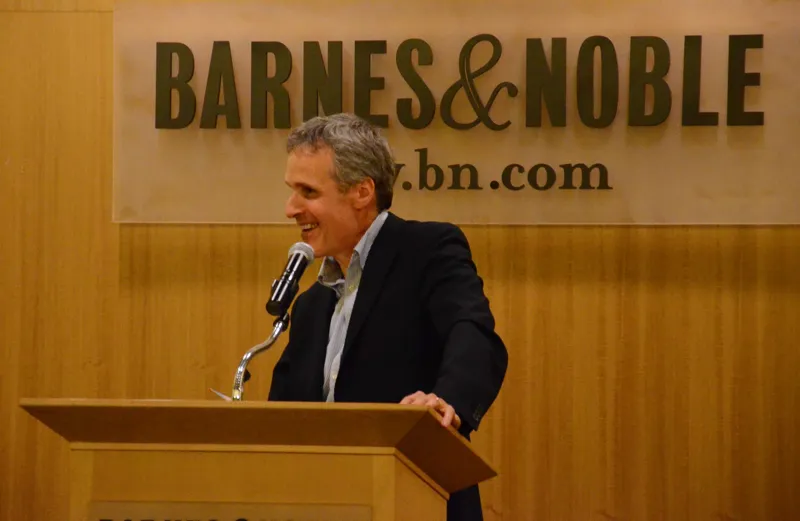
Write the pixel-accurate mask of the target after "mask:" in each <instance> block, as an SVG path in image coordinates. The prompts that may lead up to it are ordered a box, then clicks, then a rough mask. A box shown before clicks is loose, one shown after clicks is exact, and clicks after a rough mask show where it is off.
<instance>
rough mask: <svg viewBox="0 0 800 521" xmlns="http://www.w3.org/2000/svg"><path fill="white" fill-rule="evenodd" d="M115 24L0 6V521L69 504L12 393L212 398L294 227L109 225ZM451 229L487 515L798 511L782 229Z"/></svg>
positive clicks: (248, 337)
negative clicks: (480, 291)
mask: <svg viewBox="0 0 800 521" xmlns="http://www.w3.org/2000/svg"><path fill="white" fill-rule="evenodd" d="M21 4H22V3H21V2H18V3H17V4H14V5H21ZM76 5H77V4H76ZM111 37H112V31H111V14H110V13H35V12H30V13H10V12H0V41H1V42H2V43H3V48H6V49H12V50H13V52H6V53H4V54H3V56H2V58H0V73H1V75H2V77H3V78H4V82H3V86H2V96H0V113H1V114H3V118H0V174H1V175H0V194H2V196H1V197H2V204H0V241H1V243H2V245H3V247H2V248H1V249H0V293H1V294H2V295H3V299H2V300H0V311H1V313H0V326H1V327H2V331H0V340H2V350H0V362H2V365H0V386H1V387H0V388H1V389H2V397H0V425H2V428H0V519H2V520H18V519H25V520H27V519H31V520H34V519H37V520H38V519H59V518H64V517H65V515H66V513H67V512H68V501H67V496H66V489H65V486H64V484H65V483H66V480H67V479H68V473H67V468H68V463H69V457H68V452H67V450H66V446H65V444H63V443H61V442H60V441H59V439H58V438H57V437H56V436H55V435H54V434H52V433H50V432H49V431H48V430H47V429H46V428H45V427H43V426H41V425H39V424H37V423H36V422H35V421H34V420H32V419H31V418H29V417H28V416H27V414H26V413H24V411H23V410H22V409H20V408H19V406H18V402H19V399H20V398H21V397H85V398H182V399H212V398H213V397H212V396H211V395H210V393H209V392H208V388H209V387H214V388H216V389H219V390H221V391H223V392H229V391H230V386H231V384H232V381H233V374H234V371H235V368H236V365H237V363H238V360H239V358H240V357H241V355H242V354H243V353H244V351H245V350H246V349H247V348H249V347H250V346H252V345H253V344H256V343H258V342H260V341H261V340H263V338H264V337H266V336H267V335H268V333H269V331H270V329H271V321H270V319H269V317H267V316H266V313H265V312H264V308H263V305H264V301H265V298H266V295H267V290H268V288H269V283H270V282H271V280H272V277H274V276H275V275H276V274H277V273H279V271H280V269H281V268H282V266H283V262H284V259H285V255H286V249H287V247H288V245H290V244H291V243H293V242H294V241H296V240H297V234H296V231H295V230H294V229H293V228H291V227H267V226H265V227H247V226H241V227H233V226H219V227H211V226H117V225H113V224H112V223H111V222H110V220H111V219H110V217H111V209H110V202H111V182H112V180H111V150H112V147H111V144H112V143H111V129H112V111H111V107H112V100H111V74H112V70H111V65H112V56H111ZM466 233H467V235H468V237H469V239H470V241H471V244H472V246H473V248H474V254H475V261H476V264H477V265H478V267H479V269H480V271H481V274H482V275H483V277H484V280H485V283H486V288H487V293H488V295H489V297H490V299H491V303H492V307H493V310H494V311H495V314H496V316H497V323H498V329H499V331H500V332H501V334H502V336H503V338H504V339H505V340H506V342H507V344H508V347H509V351H510V367H509V372H508V377H507V380H506V384H505V386H504V388H503V391H502V393H501V395H500V398H499V400H498V402H497V403H496V405H495V407H494V408H493V409H492V410H491V411H490V413H489V414H488V415H487V417H486V419H485V423H484V424H483V426H482V428H481V430H480V431H479V432H478V433H477V434H476V435H475V439H474V444H475V446H476V447H477V449H478V450H479V452H481V453H482V454H484V455H486V456H487V457H488V458H489V460H490V461H491V462H492V464H493V466H494V467H495V468H496V469H497V470H498V471H499V473H500V476H499V477H498V478H495V479H494V480H492V481H490V482H488V483H486V485H485V486H484V487H483V492H484V495H483V497H484V505H485V511H486V519H487V521H492V520H506V521H518V520H537V521H538V520H544V521H609V520H619V521H661V520H664V521H666V520H669V521H684V520H685V521H690V520H691V521H694V520H703V521H706V520H719V521H777V520H781V521H783V520H788V519H793V518H794V517H795V516H796V515H797V513H798V512H800V499H798V498H797V496H796V495H795V492H796V491H797V490H798V489H800V465H798V462H799V461H800V448H798V441H797V439H798V438H800V378H798V374H800V346H799V345H798V343H799V341H798V338H799V337H800V326H799V325H798V323H800V270H798V266H800V229H798V228H790V227H786V228H775V229H770V228H735V227H721V228H715V227H703V228H691V227H687V228H624V227H582V228H567V227H529V228H521V227H520V228H515V227H497V228H467V229H466ZM310 272H311V273H313V272H314V268H313V267H312V268H311V270H310ZM309 280H310V276H307V277H306V283H308V281H309ZM284 342H285V338H284V339H282V340H281V341H279V343H278V344H277V345H276V346H275V348H274V349H273V350H272V351H270V352H268V353H266V354H264V355H262V356H261V357H260V358H258V359H257V360H256V361H255V362H254V363H253V364H251V371H252V373H253V375H254V377H253V380H251V381H250V382H249V383H248V386H247V389H246V393H245V398H246V399H263V398H264V397H265V396H266V394H267V390H268V387H269V375H270V371H271V368H272V366H273V364H274V363H275V361H276V359H277V356H278V355H279V353H280V350H281V349H282V348H283V346H284V345H285V344H284Z"/></svg>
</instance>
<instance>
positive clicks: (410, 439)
mask: <svg viewBox="0 0 800 521" xmlns="http://www.w3.org/2000/svg"><path fill="white" fill-rule="evenodd" d="M21 406H22V407H23V408H24V409H25V410H26V411H27V412H28V413H30V414H31V415H32V416H34V417H35V418H37V419H38V420H39V421H41V422H42V423H44V424H45V425H47V426H48V427H49V428H51V429H52V430H53V431H55V432H56V433H58V434H59V435H60V436H62V437H63V438H64V439H65V440H66V441H67V442H69V446H70V466H71V468H70V520H72V521H102V520H108V521H124V520H130V521H143V520H154V521H163V520H168V519H169V520H184V521H187V520H198V521H211V520H214V521H245V520H246V521H289V520H292V521H444V520H445V518H446V515H445V514H446V501H447V498H448V497H449V494H450V493H452V492H455V491H457V490H460V489H463V488H465V487H468V486H470V485H473V484H476V483H479V482H481V481H483V480H485V479H488V478H491V477H493V476H495V475H496V473H495V471H494V470H493V469H492V468H491V467H490V466H489V465H488V464H487V463H486V462H485V461H484V460H483V459H481V458H480V457H479V456H478V455H477V454H476V453H475V452H474V451H473V450H472V448H471V447H470V445H469V443H468V442H466V441H465V440H464V439H463V438H462V437H461V436H459V435H458V433H457V432H456V431H455V430H453V429H452V428H444V427H442V426H441V424H440V423H439V416H438V415H437V414H436V413H434V412H432V411H430V410H428V409H425V408H423V407H418V406H401V405H384V404H335V403H273V402H255V401H241V402H224V401H206V400H80V399H26V400H22V402H21Z"/></svg>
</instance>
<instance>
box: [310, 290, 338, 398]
mask: <svg viewBox="0 0 800 521" xmlns="http://www.w3.org/2000/svg"><path fill="white" fill-rule="evenodd" d="M319 290H320V291H321V292H322V294H321V295H320V298H319V299H318V300H317V301H316V303H315V307H316V308H317V309H316V310H315V311H314V312H313V313H312V316H313V317H314V320H313V324H311V327H309V328H308V331H309V333H310V334H311V338H310V341H309V344H310V345H309V346H308V347H309V349H310V350H311V353H310V355H309V361H310V363H309V364H307V366H306V370H307V371H309V373H308V374H309V376H308V377H307V379H306V381H307V382H309V384H310V387H309V389H308V392H309V393H310V395H311V397H310V399H311V401H324V400H325V397H324V396H323V395H322V385H323V383H324V381H323V379H324V374H323V373H324V371H325V354H326V352H327V350H328V332H329V331H330V327H331V317H332V316H333V309H334V307H335V306H336V293H334V291H333V290H332V289H330V288H325V287H320V288H319Z"/></svg>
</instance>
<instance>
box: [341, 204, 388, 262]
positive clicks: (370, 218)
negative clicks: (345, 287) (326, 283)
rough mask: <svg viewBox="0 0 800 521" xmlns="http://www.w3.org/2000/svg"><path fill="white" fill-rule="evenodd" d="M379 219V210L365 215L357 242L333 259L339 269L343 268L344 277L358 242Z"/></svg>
mask: <svg viewBox="0 0 800 521" xmlns="http://www.w3.org/2000/svg"><path fill="white" fill-rule="evenodd" d="M377 217H378V210H377V209H373V210H370V211H369V212H368V213H367V214H365V215H364V216H363V218H362V219H359V220H360V221H361V223H360V225H359V229H358V236H357V237H356V238H355V241H354V242H353V244H352V246H351V247H350V248H348V249H347V250H345V251H344V252H343V253H339V254H337V255H334V256H333V259H334V260H335V261H336V263H337V264H338V265H339V268H341V270H342V274H343V275H345V276H347V268H348V267H349V266H350V259H352V257H353V252H354V251H355V249H356V246H357V245H358V242H359V241H360V240H361V238H362V237H363V236H364V234H365V233H367V230H369V227H370V226H372V223H373V222H375V219H376V218H377Z"/></svg>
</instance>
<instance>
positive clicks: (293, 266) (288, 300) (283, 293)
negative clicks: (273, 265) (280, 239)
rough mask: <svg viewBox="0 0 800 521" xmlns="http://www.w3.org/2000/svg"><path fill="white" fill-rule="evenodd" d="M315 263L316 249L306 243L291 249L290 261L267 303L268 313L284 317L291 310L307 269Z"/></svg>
mask: <svg viewBox="0 0 800 521" xmlns="http://www.w3.org/2000/svg"><path fill="white" fill-rule="evenodd" d="M312 262H314V249H313V248H312V247H311V246H309V245H308V244H306V243H304V242H298V243H296V244H294V245H293V246H292V247H291V248H289V260H288V261H286V266H285V267H284V268H283V274H282V275H281V278H280V279H278V280H275V281H273V282H272V294H271V295H270V297H269V302H267V313H269V314H270V315H272V316H274V317H282V316H283V315H285V314H286V312H287V311H288V310H289V307H290V306H291V305H292V300H294V297H295V295H297V290H298V288H299V287H300V278H301V277H302V276H303V272H304V271H305V269H306V267H307V266H308V265H309V264H311V263H312Z"/></svg>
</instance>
